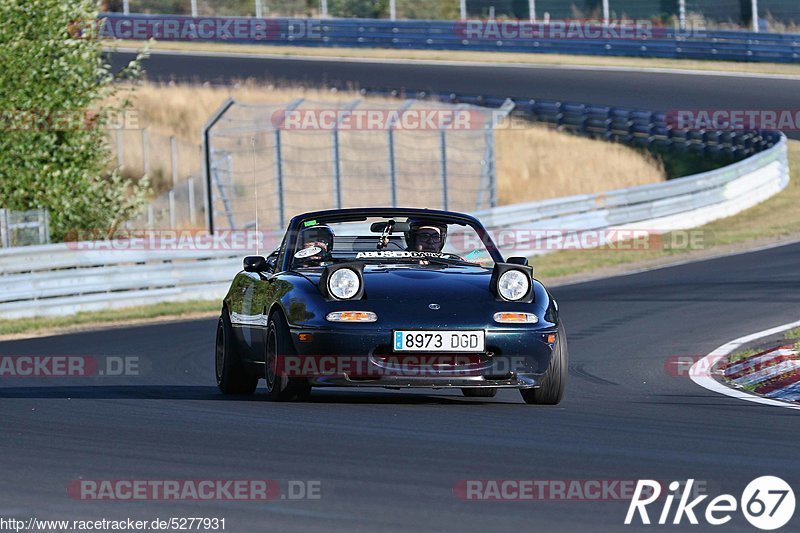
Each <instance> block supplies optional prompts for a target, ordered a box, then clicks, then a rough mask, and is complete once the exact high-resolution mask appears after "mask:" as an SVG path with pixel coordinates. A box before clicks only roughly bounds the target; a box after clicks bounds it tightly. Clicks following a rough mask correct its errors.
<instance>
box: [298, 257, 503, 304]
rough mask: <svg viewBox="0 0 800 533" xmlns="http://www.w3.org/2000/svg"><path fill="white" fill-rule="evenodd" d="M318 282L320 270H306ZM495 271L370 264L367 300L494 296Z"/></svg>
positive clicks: (472, 299) (366, 271)
mask: <svg viewBox="0 0 800 533" xmlns="http://www.w3.org/2000/svg"><path fill="white" fill-rule="evenodd" d="M303 275H305V276H306V277H307V278H309V279H310V280H311V281H312V282H314V283H318V282H319V278H320V275H321V272H320V271H316V272H308V271H307V272H303ZM491 276H492V271H491V270H490V269H486V268H482V267H479V266H452V267H450V266H447V267H445V266H438V265H430V266H424V267H422V266H408V265H391V266H383V265H382V266H377V265H367V266H366V267H365V268H364V299H365V300H372V301H375V300H395V301H396V300H398V299H402V300H404V301H409V300H425V301H426V302H436V301H437V300H446V301H448V302H457V301H468V302H473V303H474V302H475V301H476V300H494V296H493V295H492V292H491V290H490V287H489V283H490V280H491Z"/></svg>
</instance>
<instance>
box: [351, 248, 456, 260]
mask: <svg viewBox="0 0 800 533" xmlns="http://www.w3.org/2000/svg"><path fill="white" fill-rule="evenodd" d="M428 258H438V259H458V260H460V259H461V258H460V257H458V256H457V255H453V254H443V253H440V252H399V251H388V250H387V251H382V252H358V255H356V259H428Z"/></svg>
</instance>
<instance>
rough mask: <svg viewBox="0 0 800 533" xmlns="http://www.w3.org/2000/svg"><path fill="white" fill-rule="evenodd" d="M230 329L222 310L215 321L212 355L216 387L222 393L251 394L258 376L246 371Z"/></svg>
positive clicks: (225, 314) (228, 321)
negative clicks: (215, 339)
mask: <svg viewBox="0 0 800 533" xmlns="http://www.w3.org/2000/svg"><path fill="white" fill-rule="evenodd" d="M232 330H233V328H231V324H230V320H229V319H228V315H227V313H226V312H225V311H223V313H222V316H220V317H219V322H217V341H216V349H215V357H214V359H215V360H214V363H215V364H214V367H215V369H216V372H215V373H216V376H217V387H219V390H221V391H222V393H223V394H253V392H255V390H256V386H257V385H258V376H256V375H254V374H252V373H250V372H248V371H247V369H246V368H245V367H244V365H243V364H242V360H241V358H240V357H239V353H238V352H237V350H236V342H235V341H234V339H233V332H232Z"/></svg>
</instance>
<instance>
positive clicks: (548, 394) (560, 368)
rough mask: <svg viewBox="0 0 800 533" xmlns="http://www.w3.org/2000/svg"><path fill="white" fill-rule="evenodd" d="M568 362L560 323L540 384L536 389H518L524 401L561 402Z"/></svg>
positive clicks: (563, 332)
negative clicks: (554, 346)
mask: <svg viewBox="0 0 800 533" xmlns="http://www.w3.org/2000/svg"><path fill="white" fill-rule="evenodd" d="M568 362H569V352H568V351H567V334H566V332H565V331H564V326H563V325H562V326H561V331H560V332H559V334H558V339H557V340H556V348H555V350H554V352H553V357H551V358H550V365H549V366H548V367H547V372H545V375H544V378H543V379H542V384H541V386H540V387H539V388H538V389H526V390H520V391H519V392H520V394H521V395H522V399H523V400H525V403H529V404H539V405H557V404H558V403H559V402H561V399H562V398H563V397H564V390H565V389H566V388H567V368H568Z"/></svg>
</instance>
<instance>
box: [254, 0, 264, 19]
mask: <svg viewBox="0 0 800 533" xmlns="http://www.w3.org/2000/svg"><path fill="white" fill-rule="evenodd" d="M256 17H258V18H263V17H264V6H263V5H262V4H261V0H256Z"/></svg>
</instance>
